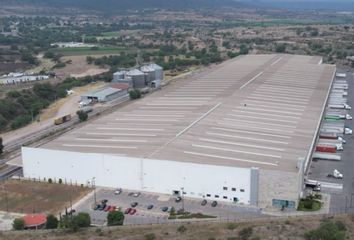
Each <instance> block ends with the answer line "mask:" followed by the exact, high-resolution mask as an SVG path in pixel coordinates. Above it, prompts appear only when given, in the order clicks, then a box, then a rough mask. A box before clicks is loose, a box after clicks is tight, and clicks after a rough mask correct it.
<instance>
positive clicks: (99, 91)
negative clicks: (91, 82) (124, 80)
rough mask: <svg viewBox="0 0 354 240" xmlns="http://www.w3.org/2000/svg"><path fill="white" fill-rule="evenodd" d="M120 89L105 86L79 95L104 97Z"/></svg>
mask: <svg viewBox="0 0 354 240" xmlns="http://www.w3.org/2000/svg"><path fill="white" fill-rule="evenodd" d="M120 90H121V89H118V88H113V87H105V88H100V89H95V90H92V91H89V92H86V93H83V94H81V96H92V97H105V96H109V95H112V94H114V93H116V92H119V91H120Z"/></svg>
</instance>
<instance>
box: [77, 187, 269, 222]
mask: <svg viewBox="0 0 354 240" xmlns="http://www.w3.org/2000/svg"><path fill="white" fill-rule="evenodd" d="M129 192H130V191H128V190H126V191H125V190H123V192H122V193H121V194H119V195H115V194H114V189H106V188H105V189H97V190H96V200H97V202H100V201H101V200H102V199H107V200H108V202H107V204H108V205H113V206H116V207H117V208H119V207H120V208H121V209H122V211H123V212H124V211H125V210H126V209H127V208H129V207H131V206H130V204H131V203H132V202H138V206H136V207H135V209H136V210H137V212H136V213H135V214H134V215H130V214H125V220H124V224H126V225H129V224H149V223H166V222H168V221H175V220H169V219H168V216H169V213H168V212H163V211H162V210H161V208H162V207H168V208H169V209H170V208H171V207H174V208H175V209H176V211H177V210H178V209H181V208H182V207H183V206H184V209H185V211H188V212H191V213H203V214H206V215H211V216H215V217H217V218H219V219H230V220H233V219H245V218H257V217H261V216H264V215H262V214H261V211H260V210H259V209H257V208H252V207H247V206H240V205H235V204H226V203H221V202H219V203H218V205H217V206H216V207H212V206H211V202H210V201H208V203H207V205H205V206H202V205H201V200H199V199H190V198H184V203H183V201H180V202H178V203H176V202H175V198H174V197H171V196H169V195H157V194H150V193H142V194H141V195H140V196H139V197H133V196H129ZM94 201H95V200H94V195H93V194H92V196H91V197H89V198H88V199H86V200H83V201H81V202H80V203H79V204H78V205H77V206H76V207H75V210H76V212H87V213H89V214H90V216H91V221H92V224H94V225H105V224H106V219H107V214H108V213H107V212H105V211H99V210H93V208H92V207H93V205H94ZM150 204H152V205H153V206H154V207H153V209H151V210H148V209H147V206H148V205H150Z"/></svg>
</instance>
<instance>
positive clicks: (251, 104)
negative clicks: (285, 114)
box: [240, 99, 305, 112]
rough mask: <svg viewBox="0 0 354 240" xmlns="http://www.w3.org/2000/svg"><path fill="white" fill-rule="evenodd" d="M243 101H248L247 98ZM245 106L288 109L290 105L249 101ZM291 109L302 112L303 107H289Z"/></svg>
mask: <svg viewBox="0 0 354 240" xmlns="http://www.w3.org/2000/svg"><path fill="white" fill-rule="evenodd" d="M245 102H248V101H247V99H246V100H245ZM240 104H241V105H244V104H242V103H240ZM247 106H255V107H264V108H270V109H272V108H275V109H280V110H289V108H290V107H286V106H279V105H278V106H274V105H272V104H271V103H269V102H264V104H259V103H250V102H248V103H247ZM291 110H294V111H298V112H303V111H305V110H304V109H300V108H296V107H291Z"/></svg>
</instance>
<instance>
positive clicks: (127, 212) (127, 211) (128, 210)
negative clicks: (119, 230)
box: [124, 208, 132, 214]
mask: <svg viewBox="0 0 354 240" xmlns="http://www.w3.org/2000/svg"><path fill="white" fill-rule="evenodd" d="M131 210H132V208H127V209H125V211H124V214H129V213H130V211H131Z"/></svg>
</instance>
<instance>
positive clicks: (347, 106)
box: [328, 103, 352, 110]
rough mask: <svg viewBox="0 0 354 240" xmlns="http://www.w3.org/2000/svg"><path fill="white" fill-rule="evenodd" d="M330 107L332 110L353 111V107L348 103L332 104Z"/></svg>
mask: <svg viewBox="0 0 354 240" xmlns="http://www.w3.org/2000/svg"><path fill="white" fill-rule="evenodd" d="M328 107H329V108H332V109H347V110H350V109H352V107H351V106H349V105H348V104H346V103H343V104H330V105H329V106H328Z"/></svg>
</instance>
